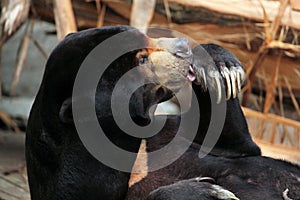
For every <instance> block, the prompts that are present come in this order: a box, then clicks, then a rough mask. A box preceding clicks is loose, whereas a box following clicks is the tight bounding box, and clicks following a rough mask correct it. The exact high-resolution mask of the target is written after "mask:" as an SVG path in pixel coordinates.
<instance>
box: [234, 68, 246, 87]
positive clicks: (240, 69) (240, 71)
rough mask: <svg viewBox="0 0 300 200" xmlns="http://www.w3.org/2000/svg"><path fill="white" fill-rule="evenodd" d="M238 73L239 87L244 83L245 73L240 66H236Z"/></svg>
mask: <svg viewBox="0 0 300 200" xmlns="http://www.w3.org/2000/svg"><path fill="white" fill-rule="evenodd" d="M236 71H237V72H238V73H239V74H240V77H241V79H240V80H241V87H242V86H243V85H244V83H245V82H246V73H245V71H244V69H243V67H242V66H237V70H236Z"/></svg>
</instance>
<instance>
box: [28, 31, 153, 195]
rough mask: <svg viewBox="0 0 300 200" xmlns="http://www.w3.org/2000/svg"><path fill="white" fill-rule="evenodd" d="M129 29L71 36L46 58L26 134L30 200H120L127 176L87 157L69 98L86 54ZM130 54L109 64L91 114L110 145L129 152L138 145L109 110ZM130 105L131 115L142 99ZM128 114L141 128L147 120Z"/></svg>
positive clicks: (138, 35) (139, 37)
mask: <svg viewBox="0 0 300 200" xmlns="http://www.w3.org/2000/svg"><path fill="white" fill-rule="evenodd" d="M128 30H133V29H132V28H130V27H127V26H120V27H106V28H101V29H89V30H86V31H81V32H78V33H74V34H70V35H68V36H67V37H66V38H65V39H64V40H63V41H62V42H61V43H60V44H59V45H58V46H57V47H56V48H55V50H54V51H53V52H52V54H51V56H50V57H49V59H48V62H47V64H46V70H45V74H44V77H43V81H42V84H41V87H40V89H39V92H38V94H37V96H36V99H35V102H34V105H33V107H32V110H31V113H30V118H29V122H28V127H27V132H26V159H27V169H28V178H29V186H30V192H31V198H32V200H42V199H43V200H50V199H51V200H52V199H55V200H82V199H89V200H94V199H95V200H96V199H97V200H98V199H124V198H125V195H126V192H127V188H128V180H129V176H130V174H129V173H125V172H121V171H118V170H114V169H112V168H109V167H107V166H105V165H104V164H102V163H100V162H99V161H97V160H96V159H95V158H94V157H93V156H92V155H90V154H89V153H88V152H87V150H86V149H85V147H84V146H83V144H82V143H81V141H80V139H79V137H78V134H77V132H76V129H75V126H74V123H73V120H72V113H71V109H70V107H71V101H70V98H71V95H72V89H73V85H74V80H75V77H76V75H77V72H78V70H79V67H80V65H81V63H82V62H83V60H84V59H85V57H86V56H87V55H88V53H89V52H90V51H91V50H92V49H93V48H94V47H96V46H97V45H98V44H99V43H101V42H102V41H104V40H105V39H107V38H108V37H111V36H113V35H115V34H118V33H120V32H123V31H128ZM129 35H131V36H130V37H132V39H134V40H135V42H140V43H141V44H143V43H144V42H145V41H144V40H145V38H144V35H142V34H141V33H139V32H132V33H131V34H129ZM128 45H130V44H128ZM135 55H136V52H129V53H127V54H125V55H123V56H121V57H120V58H118V59H117V60H116V61H114V62H113V63H112V64H111V65H110V66H109V68H108V69H107V70H106V71H105V72H104V74H103V76H102V78H101V79H100V81H99V84H98V88H97V92H96V113H97V117H98V120H99V122H100V124H101V125H102V129H103V130H104V132H108V133H109V134H108V137H109V138H110V139H111V140H112V142H114V143H115V144H117V145H119V146H120V147H121V148H123V149H126V150H129V151H132V152H137V151H138V148H139V144H140V140H139V139H137V138H134V137H131V136H129V135H127V134H126V133H123V132H122V131H121V130H120V129H119V128H118V127H117V125H116V124H115V122H114V120H113V118H112V115H111V110H110V107H109V106H110V99H111V97H110V96H111V91H112V88H113V86H114V84H115V83H116V81H117V80H118V79H119V78H120V77H121V76H122V75H123V74H124V73H125V72H127V71H128V70H129V69H131V68H132V67H134V66H135V63H136V60H135ZM100 64H101V63H100ZM100 67H101V66H100ZM99 78H100V77H99ZM140 92H143V91H142V89H141V91H140ZM85 93H88V91H83V96H84V95H85ZM135 100H136V101H135ZM133 101H135V102H132V104H133V108H136V109H133V112H134V111H135V110H139V108H137V107H142V106H143V103H142V102H141V99H138V98H135V99H133ZM133 112H132V113H131V114H132V116H133V118H134V119H135V121H136V122H138V123H141V124H143V123H144V120H147V119H144V116H143V114H144V113H133ZM129 162H130V161H129ZM133 162H134V160H133V161H132V164H133Z"/></svg>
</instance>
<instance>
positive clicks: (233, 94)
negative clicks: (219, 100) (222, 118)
mask: <svg viewBox="0 0 300 200" xmlns="http://www.w3.org/2000/svg"><path fill="white" fill-rule="evenodd" d="M230 79H231V86H232V87H231V89H232V98H234V99H235V98H236V94H237V93H236V74H235V72H234V71H233V70H231V71H230Z"/></svg>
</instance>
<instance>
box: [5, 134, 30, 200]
mask: <svg viewBox="0 0 300 200" xmlns="http://www.w3.org/2000/svg"><path fill="white" fill-rule="evenodd" d="M24 141H25V133H20V134H16V133H11V132H2V131H0V200H29V199H30V195H29V188H28V184H27V175H26V168H25V155H24V152H25V145H24Z"/></svg>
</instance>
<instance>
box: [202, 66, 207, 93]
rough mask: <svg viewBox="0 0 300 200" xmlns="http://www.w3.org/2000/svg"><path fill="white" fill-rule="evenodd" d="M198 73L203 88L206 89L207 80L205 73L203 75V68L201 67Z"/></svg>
mask: <svg viewBox="0 0 300 200" xmlns="http://www.w3.org/2000/svg"><path fill="white" fill-rule="evenodd" d="M200 75H201V77H202V81H203V88H204V90H205V91H206V88H207V82H206V75H205V70H204V69H203V68H201V69H200Z"/></svg>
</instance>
